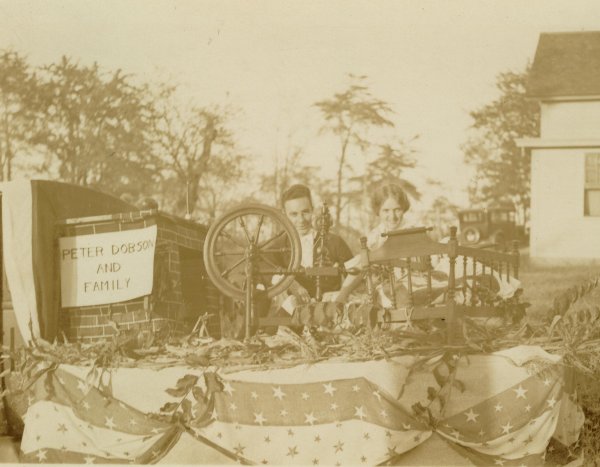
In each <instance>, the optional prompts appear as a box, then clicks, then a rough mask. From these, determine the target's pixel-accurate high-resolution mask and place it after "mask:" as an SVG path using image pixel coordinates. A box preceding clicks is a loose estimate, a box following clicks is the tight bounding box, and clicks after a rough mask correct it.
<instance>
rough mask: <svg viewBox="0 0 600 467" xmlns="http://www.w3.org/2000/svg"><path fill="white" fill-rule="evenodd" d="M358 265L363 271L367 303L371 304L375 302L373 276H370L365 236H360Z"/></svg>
mask: <svg viewBox="0 0 600 467" xmlns="http://www.w3.org/2000/svg"><path fill="white" fill-rule="evenodd" d="M360 267H361V269H362V270H363V271H365V280H366V282H367V296H368V298H369V303H370V304H373V303H375V288H374V287H373V278H372V277H371V269H370V268H371V265H370V260H369V247H367V237H361V238H360Z"/></svg>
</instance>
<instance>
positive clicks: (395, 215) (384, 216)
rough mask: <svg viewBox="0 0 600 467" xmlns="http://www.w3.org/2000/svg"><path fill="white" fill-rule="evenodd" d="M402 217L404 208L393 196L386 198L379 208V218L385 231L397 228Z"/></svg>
mask: <svg viewBox="0 0 600 467" xmlns="http://www.w3.org/2000/svg"><path fill="white" fill-rule="evenodd" d="M403 217H404V209H402V207H401V206H400V203H399V202H398V201H397V200H395V199H394V198H388V199H386V200H385V201H384V202H383V204H382V205H381V207H380V208H379V220H380V221H381V223H382V224H383V226H384V227H385V230H386V232H389V231H391V230H397V229H399V228H400V224H402V218H403Z"/></svg>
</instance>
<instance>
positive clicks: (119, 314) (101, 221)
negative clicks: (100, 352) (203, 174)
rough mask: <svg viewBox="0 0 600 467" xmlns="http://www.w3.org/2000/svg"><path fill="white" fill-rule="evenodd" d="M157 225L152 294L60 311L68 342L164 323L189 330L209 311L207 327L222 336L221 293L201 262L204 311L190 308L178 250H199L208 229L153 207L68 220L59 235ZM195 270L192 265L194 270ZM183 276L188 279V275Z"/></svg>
mask: <svg viewBox="0 0 600 467" xmlns="http://www.w3.org/2000/svg"><path fill="white" fill-rule="evenodd" d="M151 225H156V226H157V241H156V249H155V261H154V263H155V266H154V285H153V290H152V294H151V295H149V296H146V297H140V298H137V299H134V300H129V301H127V302H121V303H115V304H111V305H101V306H88V307H77V308H68V309H61V310H60V315H59V326H60V329H61V330H62V331H63V332H64V333H65V335H66V336H67V338H68V339H69V340H70V341H81V342H91V341H97V340H102V339H106V338H110V337H112V336H114V335H115V334H116V333H117V332H118V331H117V329H118V330H119V331H126V330H132V329H134V330H143V331H152V332H155V331H157V330H159V329H162V328H163V327H165V326H168V328H169V332H171V333H174V334H178V335H182V334H186V333H189V332H190V331H191V329H192V327H193V325H194V324H195V322H196V320H197V319H198V316H199V315H200V314H202V313H204V312H209V313H211V314H212V315H213V317H212V318H211V320H210V321H209V326H208V327H209V331H210V332H211V335H212V336H214V337H220V325H219V322H220V321H219V303H220V297H219V293H218V292H217V290H216V289H215V288H214V286H213V285H212V283H211V282H210V280H209V279H208V278H207V276H206V273H205V271H204V265H203V264H201V268H200V269H201V271H200V274H199V277H197V278H192V280H197V281H198V287H199V288H201V290H203V293H204V296H203V300H202V309H193V310H190V309H188V308H189V307H186V300H185V298H186V297H184V295H183V288H182V270H181V265H182V263H181V258H180V253H181V251H182V248H184V249H188V250H193V251H196V252H197V254H196V256H197V257H198V258H201V252H202V248H203V244H204V237H205V235H206V230H207V229H206V227H204V226H202V225H199V224H195V223H192V222H189V221H186V220H184V219H178V218H174V217H171V216H168V215H165V214H162V213H158V212H156V211H139V212H133V213H126V214H115V215H112V216H96V217H93V218H82V219H70V220H67V221H65V222H64V223H61V224H60V225H59V226H58V234H59V236H73V235H87V234H93V233H104V232H115V231H123V230H132V229H141V228H145V227H148V226H151ZM197 270H198V268H195V273H197ZM186 280H189V278H187V277H186Z"/></svg>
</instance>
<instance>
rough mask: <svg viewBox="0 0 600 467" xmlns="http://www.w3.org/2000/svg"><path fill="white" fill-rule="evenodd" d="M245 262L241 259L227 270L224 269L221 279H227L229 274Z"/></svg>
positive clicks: (244, 259)
mask: <svg viewBox="0 0 600 467" xmlns="http://www.w3.org/2000/svg"><path fill="white" fill-rule="evenodd" d="M245 261H246V258H242V259H240V260H239V261H236V262H235V263H234V265H233V266H229V267H228V268H227V269H225V270H224V271H223V272H221V277H223V278H225V277H227V276H228V275H229V273H230V272H232V271H233V270H234V269H235V268H237V267H238V266H239V265H240V264H242V263H244V262H245Z"/></svg>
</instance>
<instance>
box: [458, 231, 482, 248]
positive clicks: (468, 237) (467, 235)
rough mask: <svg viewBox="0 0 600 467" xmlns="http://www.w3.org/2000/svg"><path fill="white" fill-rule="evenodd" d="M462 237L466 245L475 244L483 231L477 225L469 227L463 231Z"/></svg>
mask: <svg viewBox="0 0 600 467" xmlns="http://www.w3.org/2000/svg"><path fill="white" fill-rule="evenodd" d="M462 239H463V243H464V244H465V245H474V244H475V243H477V242H479V240H480V239H481V232H480V231H479V229H478V228H476V227H467V228H466V229H465V230H463V232H462Z"/></svg>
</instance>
